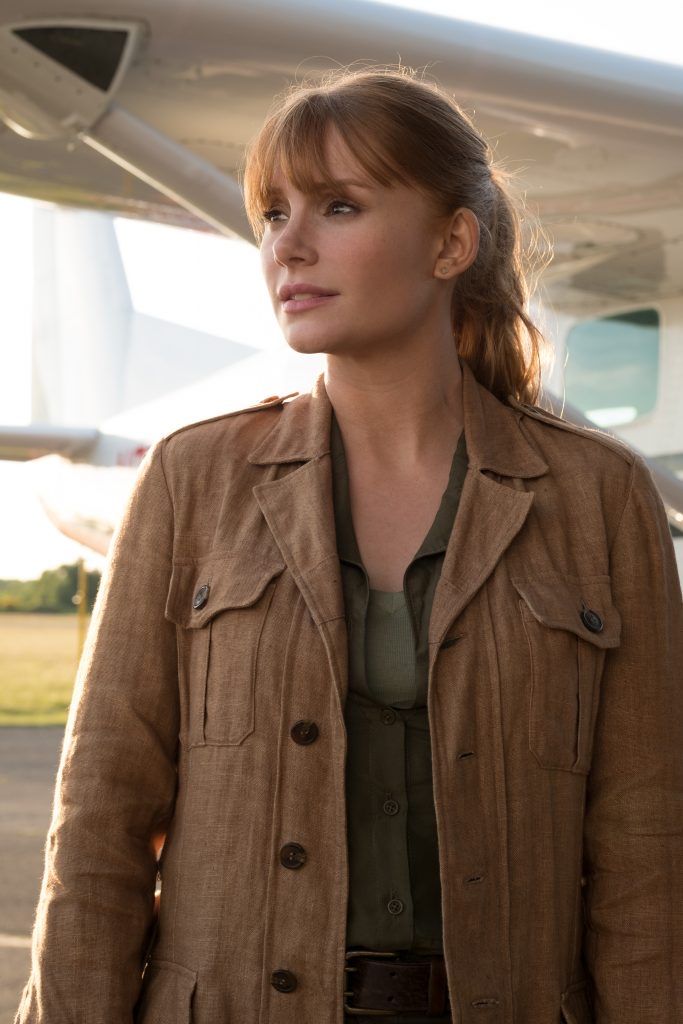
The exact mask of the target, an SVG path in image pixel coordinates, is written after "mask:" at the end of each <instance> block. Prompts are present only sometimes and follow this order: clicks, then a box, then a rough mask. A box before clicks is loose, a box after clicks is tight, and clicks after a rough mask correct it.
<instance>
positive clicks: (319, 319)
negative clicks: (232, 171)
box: [261, 131, 469, 358]
mask: <svg viewBox="0 0 683 1024" xmlns="http://www.w3.org/2000/svg"><path fill="white" fill-rule="evenodd" d="M326 157H327V167H328V170H329V172H330V174H331V176H332V177H333V178H334V180H335V181H337V182H339V185H338V187H337V188H336V189H335V190H334V191H333V192H330V191H329V189H328V188H327V187H323V186H321V190H320V192H319V193H318V194H314V195H308V194H304V193H302V192H299V191H298V190H297V189H296V188H294V186H293V185H292V184H291V182H290V181H288V180H286V179H285V178H284V177H282V175H281V174H280V175H278V176H276V178H275V180H274V181H273V182H272V183H271V184H272V188H273V195H274V196H275V199H274V200H273V202H272V205H271V208H270V209H269V210H268V211H266V212H265V220H266V225H265V234H264V236H263V240H262V243H261V258H262V265H263V272H264V276H265V279H266V283H267V286H268V290H269V293H270V297H271V301H272V303H273V307H274V309H275V315H276V316H277V319H278V322H279V324H280V326H281V328H282V331H283V333H284V336H285V338H286V340H287V343H288V344H289V345H290V346H291V347H292V348H293V349H295V350H296V351H298V352H309V353H310V352H326V353H329V354H334V355H353V356H355V357H356V358H363V357H365V356H367V355H368V354H369V353H370V352H375V353H377V352H379V350H381V349H383V348H385V347H389V346H390V347H391V351H392V352H394V353H395V352H396V348H397V346H400V345H402V344H410V341H411V340H412V339H414V338H415V336H416V332H425V331H432V332H433V330H434V329H437V328H440V329H441V330H442V331H443V330H446V331H447V332H448V334H449V336H451V334H452V330H451V326H450V293H451V290H452V289H451V287H450V286H451V284H452V282H450V281H449V280H443V279H439V273H438V272H439V270H440V269H441V267H440V265H439V254H440V252H442V250H443V247H444V238H445V237H447V234H448V233H447V232H446V235H444V218H443V217H442V218H438V217H437V215H436V214H435V212H434V209H433V207H432V206H431V205H430V204H429V202H428V201H427V199H426V198H425V197H424V196H423V195H422V194H421V193H420V192H418V191H417V190H416V189H413V188H409V187H406V186H404V185H398V184H397V185H394V186H393V187H390V188H387V187H383V186H381V185H378V184H376V183H375V182H374V181H372V179H370V178H369V177H368V175H367V173H366V172H365V171H364V170H363V169H362V167H361V166H360V165H359V164H358V163H357V161H356V160H355V158H354V157H353V155H352V153H351V152H350V151H349V149H348V148H347V147H346V145H345V144H344V143H343V142H342V140H341V139H340V137H339V136H338V135H337V134H336V132H333V131H331V132H330V133H329V135H328V140H327V146H326ZM467 212H468V213H469V211H467Z"/></svg>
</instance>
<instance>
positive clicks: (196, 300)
mask: <svg viewBox="0 0 683 1024" xmlns="http://www.w3.org/2000/svg"><path fill="white" fill-rule="evenodd" d="M377 2H378V3H381V2H384V0H377ZM393 2H394V4H396V5H398V6H403V7H410V8H414V9H419V10H423V11H431V12H434V13H439V14H446V15H451V16H454V17H459V18H464V19H467V20H472V21H477V22H480V23H483V24H490V25H497V26H499V27H502V28H511V29H515V30H517V31H521V32H529V33H532V34H536V35H543V36H547V37H549V38H554V39H561V40H566V41H569V42H576V43H580V44H583V45H588V46H595V47H599V48H602V49H608V50H615V51H618V52H622V53H628V54H632V55H636V56H643V57H649V58H652V59H655V60H662V61H666V62H670V63H674V64H679V65H680V64H683V49H682V48H681V43H680V40H681V30H682V29H683V5H677V4H674V3H672V2H671V0H650V2H649V3H648V4H647V7H644V6H643V5H642V4H638V5H627V4H624V3H623V0H619V2H611V0H609V2H608V0H574V2H573V3H572V4H571V5H570V4H548V3H547V0H544V2H537V3H536V2H534V3H532V2H525V0H518V2H517V3H515V4H510V3H509V0H506V2H505V3H502V2H494V0H479V2H478V4H477V6H476V13H475V11H473V10H472V9H471V8H470V7H469V6H468V5H465V4H462V3H458V2H457V0H447V2H441V0H413V2H401V0H393ZM32 205H33V204H32V202H31V201H30V200H27V199H21V198H16V197H12V196H5V195H0V360H1V364H0V365H1V366H2V373H1V374H0V424H13V423H27V422H28V421H29V419H30V343H31V326H32V325H31V305H32V229H31V211H32ZM117 232H118V236H119V241H120V244H121V247H122V252H123V257H124V263H125V267H126V273H127V276H128V281H129V285H130V288H131V293H132V297H133V301H134V304H135V306H136V308H137V309H139V310H140V311H141V312H146V313H150V314H152V315H154V316H158V317H162V318H164V319H168V320H171V321H174V322H178V323H182V324H185V325H186V326H189V327H194V328H196V329H199V330H205V331H209V332H210V333H217V334H219V335H220V336H225V337H228V336H229V337H232V338H233V339H234V340H237V341H239V340H244V341H245V342H246V343H248V342H249V338H250V336H251V335H253V332H254V330H255V329H257V328H258V329H259V330H275V329H276V328H275V325H274V320H271V319H269V318H270V317H271V313H270V310H269V305H268V300H267V296H266V293H265V290H264V289H263V286H262V282H261V281H260V277H259V271H258V258H257V254H256V252H255V250H254V249H253V247H251V246H249V245H248V244H247V243H244V242H234V241H230V240H228V239H225V238H217V237H216V236H210V235H206V236H205V235H203V234H201V233H197V232H192V233H189V234H188V233H182V232H180V231H179V229H174V228H170V227H164V226H160V225H151V224H150V225H145V224H132V223H131V222H128V221H118V227H117ZM179 253H184V257H183V258H182V260H180V259H179V258H178V254H179ZM188 253H189V258H188ZM180 265H182V272H183V286H182V287H177V286H175V287H174V285H173V277H174V276H175V277H176V278H177V276H178V268H179V266H180ZM226 272H228V273H229V274H230V277H231V283H232V286H233V288H232V291H233V294H234V293H235V292H237V293H238V294H240V295H243V296H247V295H248V296H250V297H251V301H250V302H249V303H248V309H247V314H246V316H240V310H237V309H235V308H233V307H232V306H230V307H229V306H228V305H227V303H226V300H225V298H224V290H223V289H221V287H220V280H221V276H220V275H222V274H224V273H226ZM259 303H262V304H263V309H264V319H263V322H260V321H259V323H258V324H257V325H255V321H254V308H259ZM37 489H38V484H37V472H36V467H35V466H32V465H31V463H25V464H24V463H8V462H0V494H2V496H3V500H2V501H0V578H4V579H7V578H22V579H30V578H34V577H36V576H38V575H39V574H40V573H41V572H42V571H43V570H44V569H47V568H52V567H54V566H57V565H59V564H61V563H63V562H72V561H74V560H75V559H77V558H79V557H82V556H83V557H85V559H86V564H87V565H88V566H90V567H96V568H101V567H102V565H103V560H102V558H100V557H99V556H96V555H94V554H93V553H91V552H89V551H88V550H87V549H85V548H82V547H81V546H80V545H78V544H76V543H74V542H73V541H70V540H68V539H67V538H65V537H63V536H62V535H61V534H59V533H58V531H57V530H56V529H55V527H54V526H52V524H51V523H50V522H49V521H48V519H47V516H46V515H45V512H44V510H43V508H42V506H41V504H40V502H39V500H38V498H37V495H36V492H37Z"/></svg>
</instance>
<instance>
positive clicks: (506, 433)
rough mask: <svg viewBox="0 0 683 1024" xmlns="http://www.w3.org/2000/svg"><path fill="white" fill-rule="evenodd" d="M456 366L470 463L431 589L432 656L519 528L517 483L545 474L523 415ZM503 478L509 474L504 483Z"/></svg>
mask: <svg viewBox="0 0 683 1024" xmlns="http://www.w3.org/2000/svg"><path fill="white" fill-rule="evenodd" d="M461 366H462V373H463V396H462V397H463V419H464V427H465V439H466V442H467V453H468V458H469V467H468V471H467V476H466V477H465V482H464V485H463V490H462V495H461V497H460V505H459V507H458V512H457V515H456V518H455V523H454V526H453V530H452V532H451V536H450V539H449V542H448V547H447V548H446V554H445V556H444V563H443V567H442V570H441V577H440V579H439V583H438V584H437V588H436V591H435V594H434V602H433V605H432V614H431V619H430V624H429V642H430V651H431V652H432V658H433V657H434V655H435V653H436V649H437V648H438V644H439V643H440V642H441V640H442V639H443V636H444V634H445V633H446V631H447V630H448V628H449V627H450V625H451V623H452V622H453V620H454V619H455V618H457V616H458V615H459V614H460V613H461V612H462V610H463V609H464V608H465V607H466V606H467V604H468V602H469V601H470V600H471V599H472V597H473V596H474V594H475V593H476V592H477V591H478V590H479V588H480V587H481V586H482V584H483V583H484V582H485V581H486V579H487V578H488V576H489V575H490V574H491V572H492V571H493V569H494V568H495V566H496V564H497V563H498V561H499V560H500V558H501V556H502V555H503V553H504V551H505V550H506V548H507V547H508V546H509V545H510V543H511V542H512V540H513V539H514V538H515V536H516V535H517V534H518V533H519V531H520V530H521V528H522V526H523V524H524V521H525V519H526V517H527V515H528V514H529V510H530V508H531V505H532V503H533V499H534V494H533V492H532V491H528V490H525V489H524V483H523V481H524V480H525V479H529V478H533V477H539V476H543V474H545V473H546V472H548V466H547V464H546V463H545V462H544V461H543V459H542V458H541V457H540V455H539V454H538V453H537V452H536V451H535V450H534V449H533V448H532V447H531V445H530V444H529V442H528V441H527V439H526V438H525V436H524V434H523V433H522V430H521V427H520V419H521V416H522V414H521V413H520V412H519V411H516V410H514V409H512V408H510V407H509V406H507V405H504V404H503V403H502V402H499V401H498V399H497V398H495V397H494V396H493V395H492V394H491V392H490V391H488V390H487V389H486V388H484V387H482V386H481V385H480V384H479V383H478V382H477V380H476V378H475V376H474V374H473V373H472V371H471V370H470V368H469V366H468V365H467V364H466V363H464V362H462V360H461ZM505 477H507V478H509V479H508V481H507V482H505V483H502V482H501V478H505Z"/></svg>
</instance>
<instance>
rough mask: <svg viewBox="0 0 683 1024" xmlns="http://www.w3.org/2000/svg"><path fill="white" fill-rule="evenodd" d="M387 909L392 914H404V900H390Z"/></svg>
mask: <svg viewBox="0 0 683 1024" xmlns="http://www.w3.org/2000/svg"><path fill="white" fill-rule="evenodd" d="M387 910H388V911H389V913H390V914H402V913H403V902H402V900H389V902H388V903H387Z"/></svg>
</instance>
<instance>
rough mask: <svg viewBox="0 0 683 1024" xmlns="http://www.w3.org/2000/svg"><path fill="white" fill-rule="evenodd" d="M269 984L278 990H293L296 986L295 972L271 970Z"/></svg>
mask: <svg viewBox="0 0 683 1024" xmlns="http://www.w3.org/2000/svg"><path fill="white" fill-rule="evenodd" d="M270 984H271V985H272V986H273V988H276V989H277V990H278V992H293V991H294V989H295V988H296V986H297V980H296V974H292V972H291V971H273V973H272V974H271V976H270Z"/></svg>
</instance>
